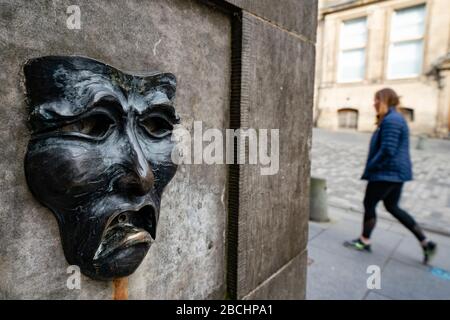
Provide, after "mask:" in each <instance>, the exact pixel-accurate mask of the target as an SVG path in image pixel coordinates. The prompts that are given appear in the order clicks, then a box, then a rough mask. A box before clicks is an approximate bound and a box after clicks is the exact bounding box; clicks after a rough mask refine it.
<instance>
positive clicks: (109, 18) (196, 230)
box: [0, 0, 231, 299]
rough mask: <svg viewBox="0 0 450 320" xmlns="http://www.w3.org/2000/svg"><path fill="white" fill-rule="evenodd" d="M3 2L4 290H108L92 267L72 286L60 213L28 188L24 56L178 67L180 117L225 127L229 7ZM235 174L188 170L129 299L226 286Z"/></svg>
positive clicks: (41, 293)
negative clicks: (75, 11) (229, 199)
mask: <svg viewBox="0 0 450 320" xmlns="http://www.w3.org/2000/svg"><path fill="white" fill-rule="evenodd" d="M77 3H79V4H80V10H81V30H69V29H68V28H67V27H66V20H67V18H68V14H67V13H66V11H67V7H68V6H69V5H73V4H77ZM0 12H1V16H2V19H1V20H0V72H1V73H0V101H1V107H0V118H1V119H2V123H3V124H4V125H3V126H2V129H0V146H1V150H2V157H1V158H0V168H1V170H0V171H1V172H2V185H1V187H0V201H1V212H0V257H1V258H0V270H1V272H2V277H1V278H0V292H2V295H3V296H6V298H39V299H49V298H50V299H52V298H58V299H76V298H81V299H83V298H84V299H110V298H111V297H112V286H111V283H103V282H94V281H91V280H89V279H87V278H84V277H83V278H82V283H81V290H68V289H67V288H66V280H67V274H66V268H67V263H66V261H65V258H64V256H63V252H62V249H61V245H60V237H59V234H58V227H57V225H56V221H55V219H54V217H53V216H52V214H51V213H50V212H49V211H48V210H47V209H45V208H43V207H42V206H40V205H39V204H38V203H37V202H36V201H35V200H34V199H33V198H32V196H31V194H30V193H29V191H28V188H27V186H26V183H25V178H24V174H23V156H24V154H25V148H26V144H27V141H28V139H29V134H28V131H27V129H26V127H25V119H26V112H25V111H26V109H25V108H26V107H25V104H24V103H23V101H24V96H23V88H22V87H21V86H20V83H21V78H20V73H21V68H22V65H23V64H24V62H25V61H26V60H27V59H29V58H32V57H37V56H43V55H75V54H76V55H83V56H89V57H92V58H95V59H98V60H101V61H104V62H106V63H109V64H112V65H113V66H115V67H118V68H120V69H124V70H132V71H152V70H159V71H165V72H172V73H174V74H175V75H176V76H177V79H178V86H177V98H176V106H177V110H178V112H179V114H180V116H181V118H182V124H183V125H185V126H186V127H188V128H190V127H191V126H192V122H193V120H201V121H203V122H204V123H203V125H204V127H214V128H225V127H227V125H228V118H229V92H230V83H229V82H230V78H229V74H230V60H231V53H230V50H231V49H230V43H231V26H230V20H229V17H228V16H226V15H224V14H223V13H220V12H218V11H216V10H214V9H212V8H210V7H208V6H205V5H203V4H200V2H198V1H193V0H168V1H166V0H154V1H137V0H131V1H106V0H103V1H95V2H94V1H90V2H81V1H80V2H78V1H75V2H74V1H68V0H67V1H66V0H64V1H61V0H58V1H24V0H23V1H12V0H11V1H2V3H1V4H0ZM187 32H188V33H189V36H187ZM226 179H227V168H226V166H209V165H196V166H184V167H180V168H179V170H178V173H177V175H176V176H175V178H174V180H173V181H172V182H171V183H170V185H169V186H168V188H167V191H166V192H165V194H164V197H163V199H162V205H161V208H162V210H161V217H160V221H159V225H158V227H159V229H158V232H157V242H156V244H155V245H154V246H153V247H152V248H151V250H150V251H149V253H148V256H147V257H146V259H145V261H144V262H143V264H142V265H141V266H140V267H139V269H138V270H137V271H136V273H135V274H133V275H132V276H131V277H130V279H129V296H130V298H131V299H155V298H159V299H163V298H171V299H175V298H206V297H208V296H210V295H211V294H212V293H213V292H216V291H217V290H220V291H221V292H222V294H224V277H225V276H224V274H225V272H224V262H225V257H224V256H225V251H224V241H225V239H224V230H225V220H226V203H225V202H224V198H225V193H226V181H227V180H226Z"/></svg>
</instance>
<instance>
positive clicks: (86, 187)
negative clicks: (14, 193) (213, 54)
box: [24, 56, 179, 280]
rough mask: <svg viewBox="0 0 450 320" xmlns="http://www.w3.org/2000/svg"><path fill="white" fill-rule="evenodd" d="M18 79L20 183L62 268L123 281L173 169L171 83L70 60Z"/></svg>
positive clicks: (146, 239) (38, 66)
mask: <svg viewBox="0 0 450 320" xmlns="http://www.w3.org/2000/svg"><path fill="white" fill-rule="evenodd" d="M24 75H25V85H26V90H27V103H28V111H29V119H28V122H29V127H30V130H31V139H30V141H29V144H28V149H27V153H26V156H25V175H26V179H27V183H28V186H29V188H30V190H31V192H32V193H33V195H34V197H35V198H36V199H37V200H38V201H39V202H40V203H42V204H43V205H44V206H46V207H47V208H49V209H50V210H51V211H52V212H53V214H54V215H55V217H56V219H57V221H58V224H59V229H60V234H61V240H62V245H63V249H64V254H65V257H66V259H67V261H68V262H69V263H70V264H72V265H78V266H79V267H80V269H81V271H82V273H84V274H85V275H87V276H89V277H91V278H93V279H98V280H109V279H114V278H119V277H124V276H127V275H130V274H131V273H133V272H134V271H135V270H136V268H137V267H138V266H139V264H140V263H141V262H142V260H143V259H144V257H145V255H146V253H147V251H148V250H149V248H150V246H151V244H152V241H154V239H155V237H156V227H157V224H158V219H159V212H160V201H161V195H162V193H163V190H164V187H165V186H166V185H167V184H168V183H169V181H170V180H171V179H172V178H173V176H174V175H175V172H176V169H177V167H176V165H175V164H174V163H173V162H172V160H171V152H172V149H173V147H174V142H172V141H171V135H172V130H173V127H174V125H175V124H178V123H179V118H178V116H177V114H176V112H175V109H174V98H175V90H176V80H175V76H174V75H172V74H170V73H151V74H145V75H132V74H127V73H124V72H122V71H120V70H117V69H115V68H113V67H111V66H109V65H106V64H104V63H101V62H99V61H96V60H93V59H89V58H84V57H76V56H67V57H64V56H48V57H41V58H37V59H32V60H30V61H28V62H27V63H26V64H25V66H24Z"/></svg>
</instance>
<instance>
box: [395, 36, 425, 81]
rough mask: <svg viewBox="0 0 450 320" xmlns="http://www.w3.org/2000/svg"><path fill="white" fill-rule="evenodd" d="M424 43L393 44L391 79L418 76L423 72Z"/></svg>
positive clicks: (420, 41) (419, 41)
mask: <svg viewBox="0 0 450 320" xmlns="http://www.w3.org/2000/svg"><path fill="white" fill-rule="evenodd" d="M422 52H423V41H422V40H418V41H409V42H399V43H393V44H392V45H391V48H390V52H389V73H388V75H389V78H402V77H412V76H417V75H419V74H420V73H421V71H422Z"/></svg>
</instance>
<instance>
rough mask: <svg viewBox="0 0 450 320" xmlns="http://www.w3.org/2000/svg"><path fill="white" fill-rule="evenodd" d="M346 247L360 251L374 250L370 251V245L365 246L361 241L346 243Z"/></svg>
mask: <svg viewBox="0 0 450 320" xmlns="http://www.w3.org/2000/svg"><path fill="white" fill-rule="evenodd" d="M344 246H345V247H347V248H353V249H355V250H358V251H367V252H372V249H370V244H365V243H364V242H362V241H361V240H360V239H355V240H351V241H345V242H344Z"/></svg>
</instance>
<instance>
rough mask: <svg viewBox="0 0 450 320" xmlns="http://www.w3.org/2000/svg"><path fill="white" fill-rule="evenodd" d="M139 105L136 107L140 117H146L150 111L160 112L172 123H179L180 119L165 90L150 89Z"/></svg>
mask: <svg viewBox="0 0 450 320" xmlns="http://www.w3.org/2000/svg"><path fill="white" fill-rule="evenodd" d="M140 105H141V107H140V108H138V111H139V114H140V115H141V117H146V116H148V115H149V114H152V113H161V114H163V115H165V116H166V117H167V118H168V119H167V120H169V121H171V122H172V123H173V124H177V123H179V121H180V119H179V117H178V115H177V113H176V111H175V108H174V106H173V101H172V100H170V99H169V98H168V97H167V95H166V94H165V92H162V91H158V90H155V91H152V92H150V93H149V94H147V95H146V96H144V97H143V99H142V104H140Z"/></svg>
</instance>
